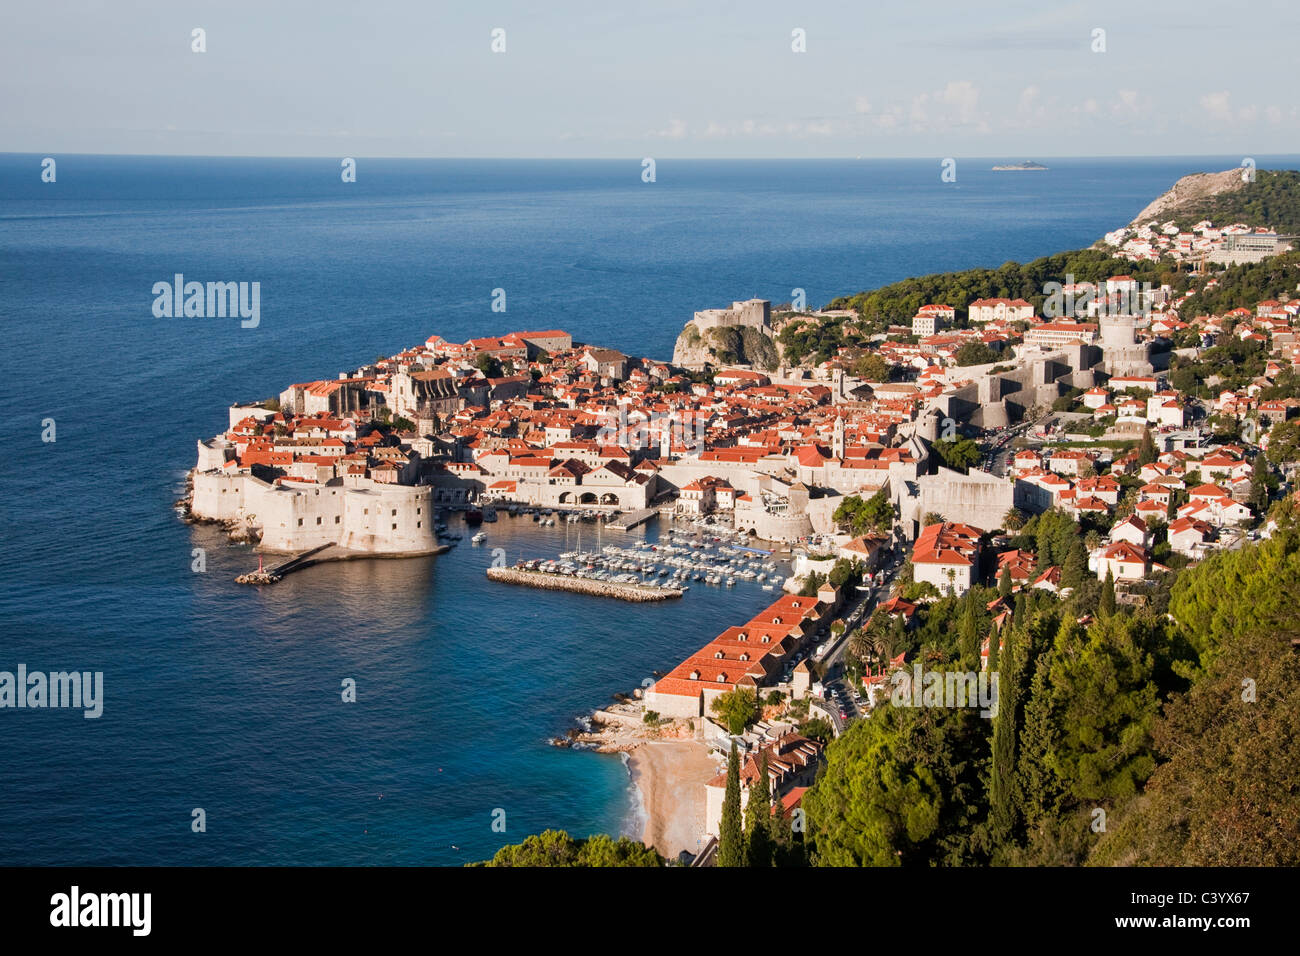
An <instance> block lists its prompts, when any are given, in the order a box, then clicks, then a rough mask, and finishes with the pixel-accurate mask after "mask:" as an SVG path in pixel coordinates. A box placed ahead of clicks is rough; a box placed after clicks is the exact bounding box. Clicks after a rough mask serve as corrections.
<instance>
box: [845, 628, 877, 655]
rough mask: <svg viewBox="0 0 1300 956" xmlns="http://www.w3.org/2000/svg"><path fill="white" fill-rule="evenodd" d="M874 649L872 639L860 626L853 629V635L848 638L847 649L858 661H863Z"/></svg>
mask: <svg viewBox="0 0 1300 956" xmlns="http://www.w3.org/2000/svg"><path fill="white" fill-rule="evenodd" d="M874 649H875V645H874V643H873V641H872V639H871V638H870V637H869V636H868V635H867V632H866V631H865V630H863V629H862V628H858V629H857V630H856V631H854V632H853V636H852V637H850V638H849V647H848V651H849V653H850V654H852V655H853V656H854V657H856V658H857V659H858V660H860V661H864V662H865V661H866V660H867V659H868V658H869V657H870V656H871V653H872V651H873V650H874Z"/></svg>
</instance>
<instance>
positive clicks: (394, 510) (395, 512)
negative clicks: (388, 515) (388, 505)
mask: <svg viewBox="0 0 1300 956" xmlns="http://www.w3.org/2000/svg"><path fill="white" fill-rule="evenodd" d="M393 517H394V518H396V517H397V509H396V508H394V509H393ZM393 527H394V528H396V527H397V525H393Z"/></svg>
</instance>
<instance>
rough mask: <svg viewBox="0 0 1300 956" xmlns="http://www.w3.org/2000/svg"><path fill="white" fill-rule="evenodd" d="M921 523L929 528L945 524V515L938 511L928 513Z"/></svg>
mask: <svg viewBox="0 0 1300 956" xmlns="http://www.w3.org/2000/svg"><path fill="white" fill-rule="evenodd" d="M921 523H922V524H924V525H926V526H927V527H929V526H930V525H932V524H943V515H941V514H939V512H937V511H927V512H926V513H925V517H924V518H922V519H921Z"/></svg>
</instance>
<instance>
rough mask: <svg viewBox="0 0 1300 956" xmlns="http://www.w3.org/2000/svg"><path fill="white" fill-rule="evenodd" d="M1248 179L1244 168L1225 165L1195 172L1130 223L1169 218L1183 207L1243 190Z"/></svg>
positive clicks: (1177, 183)
mask: <svg viewBox="0 0 1300 956" xmlns="http://www.w3.org/2000/svg"><path fill="white" fill-rule="evenodd" d="M1245 185H1246V183H1245V181H1244V180H1243V179H1242V170H1240V169H1225V170H1224V171H1223V172H1220V173H1192V174H1191V175H1190V176H1184V177H1183V178H1182V179H1180V180H1178V182H1176V183H1174V185H1173V188H1172V189H1169V190H1168V191H1167V192H1165V193H1163V194H1162V195H1161V196H1159V197H1157V198H1156V199H1154V200H1152V201H1151V202H1150V203H1148V204H1147V206H1146V208H1144V209H1143V210H1142V211H1141V212H1140V213H1138V214H1137V215H1136V216H1135V217H1134V218H1133V221H1132V222H1131V223H1129V225H1131V226H1141V225H1144V224H1145V223H1148V222H1150V221H1151V220H1152V219H1161V220H1163V219H1168V218H1170V216H1171V215H1173V214H1175V213H1176V212H1177V211H1179V210H1180V209H1181V208H1182V207H1184V206H1188V205H1190V204H1192V203H1195V202H1198V201H1200V200H1205V199H1211V198H1213V197H1215V196H1220V195H1223V194H1224V193H1231V192H1236V191H1238V190H1240V189H1241V188H1242V187H1243V186H1245Z"/></svg>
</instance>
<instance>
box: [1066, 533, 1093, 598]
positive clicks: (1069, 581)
mask: <svg viewBox="0 0 1300 956" xmlns="http://www.w3.org/2000/svg"><path fill="white" fill-rule="evenodd" d="M1087 571H1088V555H1087V553H1086V552H1085V551H1084V548H1083V542H1081V541H1079V540H1078V539H1077V538H1076V539H1075V541H1074V543H1073V545H1072V546H1071V547H1070V553H1069V554H1068V555H1066V558H1065V564H1064V565H1062V566H1061V587H1063V588H1077V587H1078V586H1079V585H1080V584H1082V583H1083V576H1084V574H1086V573H1087Z"/></svg>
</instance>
